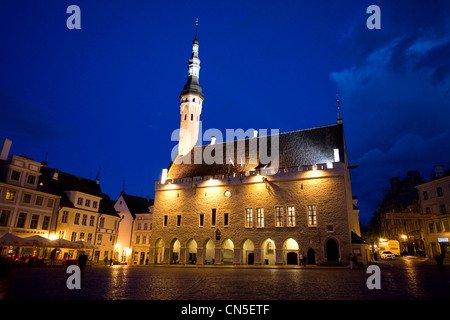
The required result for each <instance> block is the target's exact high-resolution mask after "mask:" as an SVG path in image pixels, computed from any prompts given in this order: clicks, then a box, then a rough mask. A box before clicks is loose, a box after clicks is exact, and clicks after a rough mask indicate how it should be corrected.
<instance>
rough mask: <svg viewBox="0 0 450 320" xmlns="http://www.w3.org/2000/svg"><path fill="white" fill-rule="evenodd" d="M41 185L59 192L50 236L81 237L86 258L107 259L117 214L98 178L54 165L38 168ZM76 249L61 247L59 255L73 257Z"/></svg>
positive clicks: (58, 237)
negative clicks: (62, 169)
mask: <svg viewBox="0 0 450 320" xmlns="http://www.w3.org/2000/svg"><path fill="white" fill-rule="evenodd" d="M41 173H42V175H41V178H40V183H41V184H42V187H43V188H46V189H48V190H51V191H52V192H53V193H55V194H57V195H59V196H60V198H61V200H60V203H59V208H58V213H57V216H56V227H55V231H54V232H53V233H51V234H50V238H51V239H65V240H69V241H72V242H75V241H84V242H85V243H86V244H87V245H86V248H85V249H83V251H85V254H86V255H88V257H89V258H88V259H89V261H90V262H92V263H94V264H96V263H102V262H103V261H104V259H105V258H107V259H110V258H111V257H112V254H113V251H114V245H115V243H116V240H117V231H118V228H119V222H120V218H119V216H118V215H117V212H116V211H115V210H114V204H113V202H112V201H111V199H110V198H109V196H108V195H106V194H104V193H102V192H101V188H100V183H99V181H98V180H96V181H94V180H90V179H86V178H82V177H78V176H75V175H72V174H69V173H65V172H61V171H59V170H57V169H51V168H48V167H47V166H46V165H44V166H43V167H42V168H41ZM76 253H77V252H76V250H72V249H62V250H60V251H59V258H63V259H64V258H67V259H73V258H77V256H76Z"/></svg>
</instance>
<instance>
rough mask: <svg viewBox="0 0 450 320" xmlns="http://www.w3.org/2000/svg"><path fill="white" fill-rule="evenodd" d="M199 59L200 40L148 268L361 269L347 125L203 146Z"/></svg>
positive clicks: (157, 206)
mask: <svg viewBox="0 0 450 320" xmlns="http://www.w3.org/2000/svg"><path fill="white" fill-rule="evenodd" d="M198 49H199V42H198V40H197V34H196V36H195V40H194V41H193V43H192V56H191V58H190V60H189V68H188V81H187V83H186V85H185V86H184V88H183V90H182V91H181V94H180V102H181V104H180V114H181V123H180V137H179V144H178V155H177V156H176V159H174V160H173V162H172V163H171V164H170V166H169V167H168V168H167V169H164V170H163V174H162V179H161V180H158V181H156V185H155V200H154V211H153V229H152V235H151V239H150V251H149V256H150V263H153V264H236V265H239V264H241V265H246V264H254V265H266V264H268V265H283V264H294V265H297V264H300V263H301V262H302V260H303V259H302V258H304V262H305V263H308V264H317V265H321V264H327V263H329V264H340V263H341V264H342V263H347V262H348V258H349V256H350V254H352V253H353V254H356V255H357V256H358V258H359V259H360V261H364V259H365V258H366V257H365V253H364V249H362V248H363V245H362V244H361V238H360V236H361V233H360V229H359V218H358V214H359V210H358V209H357V207H356V206H355V203H354V200H353V197H352V190H351V181H350V173H349V168H348V166H349V165H348V158H347V151H346V145H345V139H344V128H343V122H342V119H340V117H338V121H337V123H335V124H330V125H328V126H323V127H317V128H310V129H305V130H298V131H292V132H286V133H277V134H269V135H258V134H257V132H255V134H254V135H251V136H247V137H245V138H243V139H237V140H232V141H226V142H220V143H216V142H215V141H214V140H215V139H212V141H211V144H208V145H202V146H201V145H197V141H198V136H199V125H200V115H201V112H202V107H203V101H204V94H203V92H202V88H201V86H200V84H199V71H200V59H199V56H198ZM199 159H200V160H199ZM211 159H212V160H213V161H211Z"/></svg>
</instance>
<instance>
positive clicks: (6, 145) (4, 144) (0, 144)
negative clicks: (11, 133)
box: [0, 138, 12, 160]
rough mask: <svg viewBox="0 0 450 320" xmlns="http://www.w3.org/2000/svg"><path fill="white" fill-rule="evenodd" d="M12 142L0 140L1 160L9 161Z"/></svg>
mask: <svg viewBox="0 0 450 320" xmlns="http://www.w3.org/2000/svg"><path fill="white" fill-rule="evenodd" d="M11 144H12V141H11V140H9V139H6V138H5V139H0V148H1V153H0V160H8V155H9V149H11Z"/></svg>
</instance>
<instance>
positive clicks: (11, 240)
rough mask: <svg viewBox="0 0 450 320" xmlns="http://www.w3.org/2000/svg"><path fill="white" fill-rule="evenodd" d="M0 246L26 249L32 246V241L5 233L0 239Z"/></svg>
mask: <svg viewBox="0 0 450 320" xmlns="http://www.w3.org/2000/svg"><path fill="white" fill-rule="evenodd" d="M0 245H2V246H20V247H26V246H32V245H33V241H31V240H28V239H25V238H21V237H19V236H16V235H14V234H11V233H5V234H4V235H3V236H1V237H0Z"/></svg>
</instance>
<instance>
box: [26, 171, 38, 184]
mask: <svg viewBox="0 0 450 320" xmlns="http://www.w3.org/2000/svg"><path fill="white" fill-rule="evenodd" d="M27 183H28V184H31V185H33V186H34V184H35V183H36V176H33V175H32V174H30V175H28V178H27Z"/></svg>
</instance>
